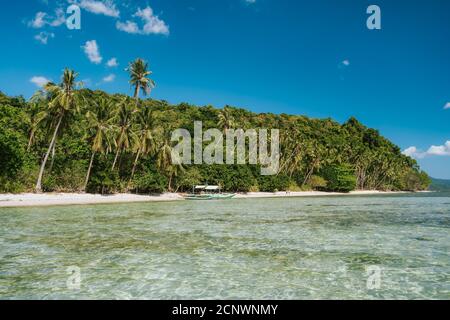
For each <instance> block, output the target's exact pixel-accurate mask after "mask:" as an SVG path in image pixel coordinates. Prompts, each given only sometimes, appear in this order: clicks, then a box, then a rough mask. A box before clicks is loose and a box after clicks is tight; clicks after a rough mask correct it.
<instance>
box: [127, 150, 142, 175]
mask: <svg viewBox="0 0 450 320" xmlns="http://www.w3.org/2000/svg"><path fill="white" fill-rule="evenodd" d="M140 155H141V148H139V150H138V153H137V155H136V159H135V160H134V164H133V169H132V170H131V177H130V183H131V180H133V176H134V173H135V172H136V166H137V164H138V161H139V156H140Z"/></svg>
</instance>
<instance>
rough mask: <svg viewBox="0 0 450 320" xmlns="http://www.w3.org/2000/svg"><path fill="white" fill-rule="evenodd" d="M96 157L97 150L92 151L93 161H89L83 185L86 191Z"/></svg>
mask: <svg viewBox="0 0 450 320" xmlns="http://www.w3.org/2000/svg"><path fill="white" fill-rule="evenodd" d="M94 157H95V151H92V156H91V162H89V168H88V171H87V174H86V180H85V181H84V187H83V191H86V188H87V185H88V182H89V177H90V175H91V169H92V164H93V163H94Z"/></svg>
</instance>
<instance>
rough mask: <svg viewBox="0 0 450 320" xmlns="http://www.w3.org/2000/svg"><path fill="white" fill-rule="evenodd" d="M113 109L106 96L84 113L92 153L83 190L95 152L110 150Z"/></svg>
mask: <svg viewBox="0 0 450 320" xmlns="http://www.w3.org/2000/svg"><path fill="white" fill-rule="evenodd" d="M113 110H114V103H113V101H111V100H108V99H106V98H103V97H102V98H100V100H99V102H98V103H96V104H95V107H94V108H93V109H92V110H89V111H88V112H87V113H86V118H87V120H88V125H89V131H90V132H91V134H92V146H91V149H92V155H91V161H90V162H89V167H88V171H87V173H86V179H85V182H84V187H83V191H85V190H86V188H87V185H88V182H89V177H90V175H91V169H92V165H93V163H94V158H95V155H96V154H97V153H104V152H110V151H111V141H110V135H109V132H110V130H111V124H112V120H113V117H112V111H113Z"/></svg>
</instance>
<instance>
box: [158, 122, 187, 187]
mask: <svg viewBox="0 0 450 320" xmlns="http://www.w3.org/2000/svg"><path fill="white" fill-rule="evenodd" d="M168 132H169V130H165V132H164V133H163V137H162V141H163V142H162V144H161V145H160V146H159V147H158V149H159V152H158V155H157V157H156V167H157V168H158V169H159V170H160V171H162V172H164V173H165V174H166V175H167V176H168V177H169V186H168V189H169V191H171V190H172V180H173V177H176V176H178V173H179V172H180V171H184V168H183V166H182V165H181V164H180V165H174V164H172V142H171V140H170V136H169V134H168Z"/></svg>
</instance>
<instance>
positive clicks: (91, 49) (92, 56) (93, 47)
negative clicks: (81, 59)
mask: <svg viewBox="0 0 450 320" xmlns="http://www.w3.org/2000/svg"><path fill="white" fill-rule="evenodd" d="M82 48H83V49H84V53H86V55H87V57H88V59H89V61H91V62H92V63H95V64H99V63H101V62H102V60H103V57H102V56H101V55H100V50H99V47H98V45H97V41H95V40H91V41H86V44H85V45H84V46H82Z"/></svg>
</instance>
